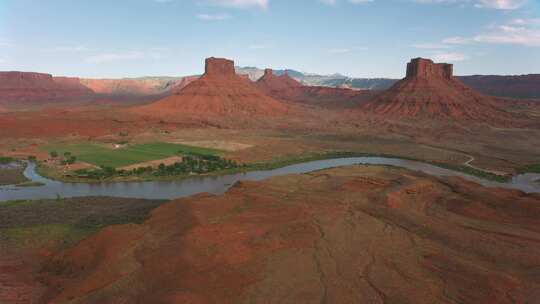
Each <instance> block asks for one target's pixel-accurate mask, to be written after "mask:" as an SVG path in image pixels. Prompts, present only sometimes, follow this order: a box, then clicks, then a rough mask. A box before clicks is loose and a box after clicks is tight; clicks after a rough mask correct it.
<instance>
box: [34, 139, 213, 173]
mask: <svg viewBox="0 0 540 304" xmlns="http://www.w3.org/2000/svg"><path fill="white" fill-rule="evenodd" d="M42 150H44V151H47V152H51V151H56V152H58V154H59V155H63V154H64V153H65V152H70V153H71V154H72V155H74V156H76V157H77V159H78V160H81V161H84V162H87V163H90V164H93V165H96V166H108V167H113V168H118V167H123V166H129V165H133V164H137V163H141V162H146V161H151V160H158V159H163V158H167V157H171V156H174V155H178V154H189V153H198V154H205V155H219V154H221V153H222V152H223V151H220V150H215V149H208V148H201V147H193V146H187V145H182V144H171V143H147V144H137V145H133V146H127V147H125V148H120V149H112V148H108V147H106V146H103V145H99V144H92V143H83V144H67V145H47V146H44V147H43V148H42Z"/></svg>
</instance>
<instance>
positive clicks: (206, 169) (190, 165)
mask: <svg viewBox="0 0 540 304" xmlns="http://www.w3.org/2000/svg"><path fill="white" fill-rule="evenodd" d="M241 166H245V165H239V164H238V163H236V162H235V161H233V160H230V159H224V158H221V157H219V156H214V155H200V154H197V155H195V154H193V153H192V154H190V155H187V156H184V157H183V159H182V161H181V162H175V163H174V164H172V165H165V164H163V163H161V164H159V166H158V167H157V168H154V167H150V166H149V167H139V168H135V169H133V170H116V169H115V168H112V167H106V166H105V167H100V168H99V169H93V170H88V169H81V170H77V171H75V173H77V174H78V175H79V176H85V177H88V178H92V179H106V178H111V177H116V176H144V175H146V176H178V175H185V174H193V173H195V174H204V173H210V172H216V171H221V170H227V169H235V168H239V167H241Z"/></svg>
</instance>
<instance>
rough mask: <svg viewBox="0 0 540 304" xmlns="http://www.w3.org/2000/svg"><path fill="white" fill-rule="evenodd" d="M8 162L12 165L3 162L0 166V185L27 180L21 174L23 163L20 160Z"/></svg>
mask: <svg viewBox="0 0 540 304" xmlns="http://www.w3.org/2000/svg"><path fill="white" fill-rule="evenodd" d="M10 164H12V165H9V166H8V164H3V165H2V166H0V186H3V185H16V184H22V183H25V182H28V179H27V178H26V177H25V176H24V174H23V172H24V169H25V165H24V164H22V163H20V162H10Z"/></svg>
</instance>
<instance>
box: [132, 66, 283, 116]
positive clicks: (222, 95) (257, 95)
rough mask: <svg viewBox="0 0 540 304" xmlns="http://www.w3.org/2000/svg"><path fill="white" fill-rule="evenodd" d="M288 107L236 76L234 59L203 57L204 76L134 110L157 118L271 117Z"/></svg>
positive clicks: (280, 113)
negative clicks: (188, 116)
mask: <svg viewBox="0 0 540 304" xmlns="http://www.w3.org/2000/svg"><path fill="white" fill-rule="evenodd" d="M288 110H289V108H288V107H287V106H286V105H285V104H283V103H281V102H280V101H277V100H275V99H273V98H271V97H268V96H266V95H264V94H262V93H261V92H260V91H259V90H257V88H255V87H254V86H253V85H252V84H251V83H250V82H249V81H248V80H246V79H244V78H242V77H240V76H238V75H236V72H235V70H234V62H233V61H232V60H227V59H222V58H208V59H206V66H205V73H204V75H203V76H202V77H201V78H199V79H197V80H195V81H193V82H191V83H190V84H189V85H187V86H186V87H184V88H183V89H182V90H180V91H179V92H177V93H176V94H174V95H171V96H169V97H166V98H165V99H163V100H160V101H157V102H155V103H152V104H150V105H146V106H142V107H138V108H135V109H134V111H135V112H136V113H139V114H144V115H151V116H159V117H161V116H164V117H166V116H174V115H178V114H200V115H205V116H207V115H224V114H225V115H266V116H275V115H283V114H285V113H287V112H288Z"/></svg>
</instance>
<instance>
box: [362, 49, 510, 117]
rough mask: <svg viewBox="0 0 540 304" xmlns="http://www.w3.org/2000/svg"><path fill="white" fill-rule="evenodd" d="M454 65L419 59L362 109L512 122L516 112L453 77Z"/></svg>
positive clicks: (388, 114)
mask: <svg viewBox="0 0 540 304" xmlns="http://www.w3.org/2000/svg"><path fill="white" fill-rule="evenodd" d="M452 70H453V68H452V65H451V64H444V63H442V64H435V63H433V61H431V60H429V59H423V58H416V59H413V60H412V61H411V62H410V63H409V64H408V65H407V76H406V77H405V78H404V79H402V80H401V81H399V82H397V83H396V84H394V85H393V86H392V87H391V88H390V89H389V90H387V91H385V92H383V93H382V94H380V95H379V96H378V97H377V98H376V99H374V100H372V101H370V102H368V103H366V104H364V105H363V106H362V109H363V110H365V111H367V112H371V113H374V114H378V115H382V116H386V117H392V118H398V119H402V118H425V119H434V118H445V119H448V118H450V119H452V120H471V121H476V122H486V123H490V124H497V125H500V124H503V125H506V124H510V123H511V120H512V118H513V117H512V115H511V114H510V113H508V112H506V111H505V110H504V109H503V107H502V104H501V103H500V102H498V101H497V100H496V99H494V98H492V97H488V96H484V95H482V94H480V93H478V92H476V91H474V90H472V89H470V88H468V87H467V86H465V85H464V84H463V83H461V82H460V81H459V80H457V79H456V78H455V77H453V71H452Z"/></svg>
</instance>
